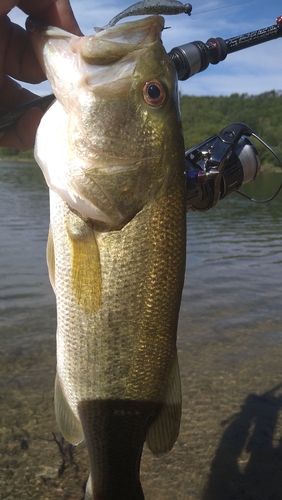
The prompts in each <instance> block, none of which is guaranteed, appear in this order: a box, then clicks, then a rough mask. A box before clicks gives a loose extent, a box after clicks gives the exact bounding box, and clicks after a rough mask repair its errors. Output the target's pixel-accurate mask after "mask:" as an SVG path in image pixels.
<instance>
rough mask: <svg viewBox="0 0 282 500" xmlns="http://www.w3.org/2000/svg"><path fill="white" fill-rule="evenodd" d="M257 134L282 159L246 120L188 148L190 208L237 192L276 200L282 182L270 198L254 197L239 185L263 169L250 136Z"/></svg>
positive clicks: (203, 206) (199, 208)
mask: <svg viewBox="0 0 282 500" xmlns="http://www.w3.org/2000/svg"><path fill="white" fill-rule="evenodd" d="M249 136H253V137H255V138H256V139H257V140H258V141H259V142H261V143H262V144H263V145H264V146H265V147H266V148H267V149H268V150H269V151H270V152H271V153H272V154H273V155H274V156H275V158H276V159H277V161H278V163H279V165H280V167H281V168H282V163H281V161H280V159H279V158H278V156H277V154H276V153H275V151H273V149H272V148H270V147H269V146H268V145H267V144H266V143H265V142H264V141H262V139H260V138H259V137H258V136H257V135H256V134H254V133H253V131H252V129H251V128H250V127H248V126H247V125H245V124H244V123H233V124H232V125H229V126H228V127H225V128H224V129H223V130H222V131H221V132H220V133H219V134H217V135H214V136H213V137H210V138H209V139H207V140H206V141H204V142H202V143H201V144H198V145H197V146H196V147H194V148H192V149H189V150H188V151H186V153H185V166H186V169H185V175H186V191H187V195H186V199H187V211H188V210H197V211H206V210H210V209H211V208H212V207H214V206H215V205H216V204H217V202H218V201H219V200H222V199H223V198H225V197H226V196H228V195H229V194H231V193H233V192H234V191H235V192H238V193H239V194H241V195H242V196H244V197H246V198H248V199H250V200H251V201H255V202H257V203H266V202H268V201H271V200H273V198H275V196H276V195H277V194H278V193H279V191H280V190H281V188H282V183H281V184H280V186H279V188H278V189H277V191H276V192H275V194H274V195H273V196H271V198H268V199H267V200H255V199H254V198H250V197H249V196H247V195H246V194H244V193H241V192H240V191H238V189H239V188H240V187H241V186H242V185H243V184H246V183H247V182H251V181H254V180H255V179H257V177H258V175H259V172H260V157H259V154H258V152H257V150H256V148H255V146H254V145H253V143H252V142H251V141H250V139H248V137H249Z"/></svg>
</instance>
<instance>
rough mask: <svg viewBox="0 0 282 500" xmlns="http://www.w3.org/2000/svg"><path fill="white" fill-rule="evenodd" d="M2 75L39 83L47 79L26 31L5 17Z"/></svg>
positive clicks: (1, 27)
mask: <svg viewBox="0 0 282 500" xmlns="http://www.w3.org/2000/svg"><path fill="white" fill-rule="evenodd" d="M0 33H1V44H0V74H5V73H7V74H9V75H10V76H12V77H13V78H16V79H17V80H22V81H25V82H29V83H39V82H42V81H43V80H45V79H46V77H45V75H44V73H43V70H42V68H41V66H40V64H39V62H38V60H37V58H36V56H35V53H34V49H33V46H32V43H31V42H30V40H29V38H28V35H27V33H26V31H25V30H24V29H23V28H21V27H20V26H17V25H16V24H13V23H12V22H11V21H10V19H9V18H8V17H7V16H5V17H2V18H1V19H0Z"/></svg>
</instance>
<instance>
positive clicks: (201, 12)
mask: <svg viewBox="0 0 282 500" xmlns="http://www.w3.org/2000/svg"><path fill="white" fill-rule="evenodd" d="M254 1H255V0H246V1H245V2H237V3H232V4H230V5H223V6H222V7H214V8H212V9H207V10H198V11H196V12H193V11H192V13H191V17H195V15H197V14H205V13H207V12H211V11H213V10H221V9H229V8H230V7H236V5H242V4H246V3H251V2H254Z"/></svg>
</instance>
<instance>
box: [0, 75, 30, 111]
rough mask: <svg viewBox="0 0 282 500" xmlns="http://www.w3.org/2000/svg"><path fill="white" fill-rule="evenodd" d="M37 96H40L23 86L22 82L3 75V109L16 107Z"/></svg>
mask: <svg viewBox="0 0 282 500" xmlns="http://www.w3.org/2000/svg"><path fill="white" fill-rule="evenodd" d="M36 97H38V96H37V95H36V94H34V93H33V92H30V91H29V90H27V89H24V88H22V87H21V86H20V84H19V83H18V82H16V81H15V80H13V79H12V78H9V77H8V76H7V75H5V76H4V77H3V80H2V85H1V89H0V107H1V108H2V109H9V108H13V107H16V106H18V105H19V104H23V103H24V102H27V101H31V100H32V99H35V98H36Z"/></svg>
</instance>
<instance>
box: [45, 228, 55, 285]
mask: <svg viewBox="0 0 282 500" xmlns="http://www.w3.org/2000/svg"><path fill="white" fill-rule="evenodd" d="M46 259H47V266H48V272H49V279H50V283H51V285H52V287H53V290H54V292H55V251H54V241H53V234H52V229H51V226H50V227H49V234H48V240H47V247H46Z"/></svg>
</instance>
